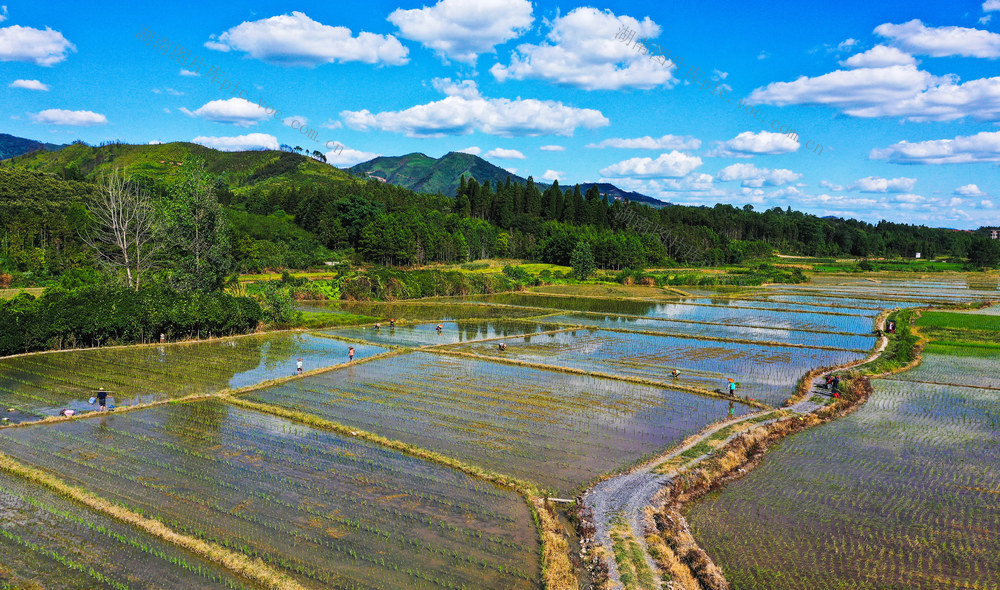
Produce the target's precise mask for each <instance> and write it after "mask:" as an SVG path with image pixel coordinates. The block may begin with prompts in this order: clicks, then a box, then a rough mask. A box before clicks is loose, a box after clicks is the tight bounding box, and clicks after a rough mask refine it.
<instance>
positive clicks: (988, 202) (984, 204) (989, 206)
mask: <svg viewBox="0 0 1000 590" xmlns="http://www.w3.org/2000/svg"><path fill="white" fill-rule="evenodd" d="M979 206H980V207H982V208H983V209H992V208H993V201H991V200H989V199H983V200H982V201H979Z"/></svg>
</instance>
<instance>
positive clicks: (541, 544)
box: [0, 271, 1000, 590]
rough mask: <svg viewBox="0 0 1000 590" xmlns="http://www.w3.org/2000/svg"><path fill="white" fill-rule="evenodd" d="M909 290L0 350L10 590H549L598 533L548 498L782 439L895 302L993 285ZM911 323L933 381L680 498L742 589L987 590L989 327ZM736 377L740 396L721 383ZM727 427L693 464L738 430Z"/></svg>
mask: <svg viewBox="0 0 1000 590" xmlns="http://www.w3.org/2000/svg"><path fill="white" fill-rule="evenodd" d="M470 272H471V271H470ZM910 274H912V273H900V274H899V275H891V274H889V273H879V274H878V275H875V276H877V277H878V278H877V279H876V280H865V279H864V278H862V277H858V276H856V275H851V274H845V275H823V277H822V278H821V279H820V280H818V281H816V282H814V283H809V284H804V285H776V286H770V287H762V288H745V289H736V288H726V289H715V288H707V289H700V288H699V289H692V290H691V292H690V294H689V295H685V294H684V293H680V292H669V291H667V290H664V289H658V288H655V287H645V286H627V287H623V286H620V285H617V286H616V285H608V286H601V285H587V286H585V288H584V287H581V286H577V285H562V286H555V287H552V288H546V289H543V291H545V292H544V293H542V292H520V293H502V294H494V295H483V296H470V297H442V298H435V299H431V300H416V301H403V302H349V301H344V302H322V303H301V304H299V307H300V308H301V309H306V310H309V313H310V314H312V315H313V316H315V322H316V325H323V322H322V318H323V316H330V317H338V316H346V317H348V318H350V319H352V320H358V318H361V319H364V318H367V319H364V323H362V324H359V325H346V326H334V327H331V328H328V329H312V330H309V331H292V332H275V333H264V334H256V335H250V336H245V337H235V338H222V339H218V340H212V341H205V342H195V343H177V344H168V345H165V346H157V345H142V346H131V347H113V348H99V349H91V350H76V351H72V350H71V351H64V352H57V353H39V354H29V355H20V356H15V357H6V358H0V404H2V409H3V410H4V411H3V418H5V420H4V422H3V423H2V424H0V514H3V516H4V519H3V521H2V522H0V588H33V587H46V588H48V587H52V588H63V587H65V588H112V589H124V588H182V587H183V588H247V589H256V588H264V587H290V588H291V587H294V588H317V589H318V588H328V587H337V588H351V589H354V588H385V589H392V588H401V589H414V590H416V589H423V588H428V589H429V588H447V589H455V590H458V589H471V588H477V589H478V588H483V589H491V590H492V589H502V590H510V589H518V588H525V589H530V588H546V587H549V588H553V589H556V588H559V589H560V590H561V589H562V587H560V586H553V585H549V586H546V584H551V581H550V582H546V580H547V579H548V578H546V576H547V575H551V573H552V572H553V571H556V570H557V569H558V567H559V566H558V563H559V562H558V561H555V562H554V561H552V560H553V559H556V557H554V556H557V554H559V553H560V552H561V553H562V554H563V557H562V559H564V560H565V562H566V563H567V564H570V565H568V566H566V567H568V568H569V569H570V574H569V575H571V576H575V575H580V573H581V570H580V569H578V568H577V569H574V566H573V565H572V564H574V563H576V564H579V563H582V559H583V556H582V555H581V554H580V553H579V545H578V544H577V543H578V540H577V539H576V535H577V534H578V533H579V532H581V531H582V533H583V534H588V533H587V532H586V531H585V530H583V529H581V531H574V530H573V528H572V525H571V524H569V523H571V522H573V521H571V520H565V521H562V520H559V519H560V518H562V517H561V516H560V517H558V518H556V520H554V521H547V520H546V517H545V516H544V515H545V514H547V512H545V511H546V510H549V509H546V508H542V509H540V508H539V506H542V505H543V503H542V502H543V500H542V499H543V498H545V497H549V496H555V497H558V498H573V497H574V496H575V495H576V494H578V493H581V492H583V491H584V490H588V489H590V488H591V486H593V485H594V484H595V483H596V482H598V481H602V480H603V479H604V478H605V477H606V476H609V475H612V474H615V473H618V472H620V471H622V470H623V469H626V468H629V467H630V466H635V465H640V466H641V465H642V463H643V461H644V460H645V459H648V458H650V457H654V456H659V455H661V454H663V453H665V452H667V451H669V450H670V449H673V448H675V447H676V446H677V445H678V444H680V443H681V442H682V441H684V440H685V439H688V438H689V437H691V436H692V435H694V434H696V433H698V432H699V431H702V430H704V429H706V428H708V427H710V425H716V424H719V423H720V421H722V420H724V419H727V417H732V418H737V419H739V418H747V420H746V422H745V424H747V425H757V424H766V423H768V422H769V421H770V420H773V419H774V416H775V415H782V414H784V413H785V412H786V411H781V412H776V411H773V410H772V409H771V407H777V406H780V405H781V404H782V403H784V401H785V400H786V399H788V398H789V397H790V396H792V394H793V393H794V392H795V389H796V383H797V382H798V380H799V379H800V377H801V376H802V375H803V374H804V373H806V372H807V371H810V370H812V369H815V368H817V367H820V366H830V365H840V364H843V363H847V362H850V361H857V360H859V359H862V358H864V357H865V356H867V355H868V354H869V353H870V351H871V349H872V348H873V346H874V345H875V343H876V338H875V336H874V334H873V328H874V327H875V320H876V316H877V315H878V314H879V313H881V312H882V311H884V310H888V309H893V308H912V307H923V306H925V305H928V304H933V303H967V302H977V301H983V300H988V299H990V298H991V297H992V295H993V292H992V291H990V289H989V285H986V284H980V283H977V282H976V280H975V277H971V276H966V275H954V276H952V275H950V274H943V275H939V274H935V275H933V277H937V278H928V277H927V276H916V275H914V276H909V275H910ZM905 313H914V314H915V313H916V312H909V311H908V312H905ZM921 313H922V315H921V316H920V319H919V321H918V322H917V324H916V325H917V330H919V331H920V332H921V334H922V335H924V336H926V337H928V338H931V339H932V342H931V343H930V344H928V345H927V346H926V348H925V349H924V358H923V362H922V363H921V364H920V365H919V366H918V367H917V368H915V369H911V370H909V371H907V372H903V373H896V374H894V375H891V376H888V377H886V378H883V379H879V380H876V382H875V393H874V395H873V396H872V398H871V399H870V400H869V401H868V402H867V403H866V404H865V405H863V406H861V408H860V409H858V410H857V411H856V412H854V413H853V414H850V415H849V416H847V417H844V418H841V419H839V420H835V421H833V422H830V423H828V424H825V425H821V426H817V427H815V428H812V429H809V430H807V431H805V432H803V433H801V434H798V435H794V436H792V437H791V438H790V439H788V440H786V441H783V442H781V443H779V444H778V445H777V447H776V448H775V449H773V450H772V451H771V452H769V454H767V455H766V456H765V458H764V461H763V463H762V465H761V466H760V467H759V468H757V469H755V470H753V471H751V472H750V473H749V474H747V475H746V477H744V478H742V479H740V480H738V481H735V482H732V483H730V484H728V485H727V486H725V487H723V488H721V489H720V490H718V491H715V492H712V493H711V494H709V495H708V496H706V497H705V498H703V499H702V500H701V501H699V502H697V503H695V504H693V505H691V506H689V507H688V508H687V509H686V514H687V516H688V518H689V521H690V525H691V530H692V531H693V533H694V534H695V537H696V539H697V540H698V541H699V542H700V543H701V544H702V546H703V547H704V549H705V550H706V551H707V552H708V555H709V556H710V557H711V558H712V559H714V560H715V561H716V562H717V563H718V564H719V565H720V566H721V567H722V571H723V572H724V573H725V575H726V576H727V577H728V579H729V582H730V583H731V584H732V587H733V588H734V589H748V588H754V589H755V588H767V589H776V590H782V589H785V588H788V589H796V590H797V589H800V588H801V589H803V590H805V589H811V588H824V589H825V588H836V589H840V588H871V589H872V590H876V589H883V588H917V589H924V588H926V589H931V588H972V589H979V588H982V589H985V588H991V587H994V586H995V585H996V584H997V583H998V582H1000V580H998V578H997V576H996V572H997V571H1000V570H998V568H1000V562H998V561H997V558H996V556H997V555H1000V545H998V544H997V541H996V535H995V534H992V532H995V531H996V530H997V528H998V526H1000V524H998V523H1000V513H998V511H997V508H996V506H997V503H996V493H997V490H1000V487H998V486H1000V480H998V479H997V477H996V473H995V472H996V469H995V465H996V464H997V461H998V459H1000V456H998V455H997V452H998V448H997V446H996V444H995V441H996V437H997V434H998V428H1000V423H998V420H1000V410H998V406H997V401H996V400H997V399H998V396H1000V383H998V382H997V381H996V375H997V374H998V371H997V369H998V366H997V363H996V362H995V360H994V359H995V358H996V351H997V350H998V348H1000V346H997V345H996V343H995V342H992V341H991V340H990V338H988V337H987V336H986V335H989V334H993V333H994V332H995V331H996V329H997V328H998V327H1000V324H997V322H996V318H997V316H995V315H989V314H965V313H954V312H947V313H944V312H937V311H922V312H921ZM390 318H393V319H395V321H396V323H395V326H391V325H389V322H388V320H389V319H390ZM376 322H377V323H379V324H380V325H379V326H378V327H376V326H375V323H376ZM439 326H440V329H438V327H439ZM894 342H897V341H894ZM499 344H505V345H506V348H505V349H503V350H501V349H500V348H498V345H499ZM349 347H354V349H355V352H356V356H355V360H354V361H352V362H348V359H347V350H348V348H349ZM893 350H895V344H894V345H893V347H890V349H889V351H890V352H891V351H893ZM299 359H301V360H302V362H303V365H304V366H303V368H304V369H305V371H306V374H305V375H301V376H299V375H298V374H297V372H296V368H295V367H296V362H297V360H299ZM675 368H676V369H678V370H679V371H680V374H679V375H678V376H677V377H674V376H673V375H672V373H671V372H672V370H673V369H675ZM729 377H733V378H734V379H736V380H737V381H739V383H740V385H739V387H738V389H737V394H738V395H739V396H740V399H737V400H732V401H730V400H728V399H727V398H726V396H725V395H722V394H719V393H716V392H714V390H717V389H718V390H721V389H724V388H725V387H726V382H727V379H728V378H729ZM97 387H105V388H106V389H109V390H111V391H112V392H113V396H114V402H115V404H116V405H117V409H116V410H115V411H114V412H112V413H109V414H100V415H99V414H97V413H95V412H93V410H94V407H93V406H91V405H90V404H89V403H88V398H89V397H90V396H91V395H92V394H93V391H94V389H96V388H97ZM743 396H745V397H746V398H748V399H747V400H746V402H745V403H743V401H742V398H743ZM750 398H752V400H753V401H750ZM806 399H807V403H812V404H814V405H818V406H820V407H822V406H823V404H825V403H826V401H827V400H826V399H824V398H823V396H817V395H813V396H811V397H808V398H806ZM66 408H69V409H74V410H76V411H77V412H78V416H77V417H76V418H72V419H65V418H59V417H57V416H56V415H57V414H58V412H59V410H60V409H66ZM759 408H764V409H763V410H762V411H761V412H760V413H759V414H755V415H753V416H751V415H750V413H751V412H755V411H758V409H759ZM126 409H127V410H128V411H125V412H123V411H121V410H126ZM712 427H713V428H717V429H718V431H717V432H716V433H715V434H714V435H712V438H709V439H705V440H702V441H701V442H700V443H698V444H692V446H691V447H690V448H688V449H686V450H685V451H684V452H680V453H679V454H678V457H679V460H684V461H692V460H697V459H699V458H700V457H702V456H706V455H708V454H710V453H712V452H713V449H715V448H716V447H715V446H714V445H715V444H716V443H718V444H721V443H722V442H724V439H725V438H726V437H728V436H734V435H735V433H737V432H739V427H738V426H736V425H725V424H719V425H717V426H712ZM706 436H707V435H706ZM540 510H541V511H540ZM553 510H554V509H553ZM551 514H559V513H558V511H553V512H551ZM144 519H146V520H144ZM547 522H548V523H549V524H546V523H547ZM552 522H554V523H555V524H554V525H552ZM561 523H564V524H565V526H564V524H561ZM553 526H554V528H553ZM608 526H609V527H611V535H612V536H611V538H612V540H613V546H612V547H611V549H612V551H611V553H610V554H609V558H610V559H611V560H612V563H613V564H615V567H616V568H620V569H621V572H622V578H621V580H622V581H623V583H624V582H628V584H632V585H638V586H636V587H643V586H647V587H653V586H654V585H655V584H656V580H657V578H658V577H660V575H661V574H662V573H663V572H662V571H659V570H658V569H657V568H658V567H660V566H659V565H657V564H656V563H654V562H651V561H647V560H646V559H645V557H644V555H645V554H644V552H645V551H646V545H645V543H646V541H645V540H644V539H639V538H638V537H636V536H634V535H632V533H631V532H630V530H629V528H628V524H627V519H623V518H621V517H615V518H614V519H612V521H610V522H609V523H608ZM564 537H565V541H564V544H562V545H560V544H559V543H557V542H555V541H553V539H557V538H564ZM554 543H555V544H554ZM199 544H200V545H199ZM560 547H562V548H560ZM554 552H555V553H554ZM570 554H572V555H570ZM241 560H246V561H245V562H244V561H241ZM241 564H250V565H241ZM275 579H277V580H281V581H278V582H273V581H268V580H275ZM32 584H34V586H32Z"/></svg>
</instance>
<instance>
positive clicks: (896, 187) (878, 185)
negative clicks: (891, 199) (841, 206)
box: [849, 176, 917, 193]
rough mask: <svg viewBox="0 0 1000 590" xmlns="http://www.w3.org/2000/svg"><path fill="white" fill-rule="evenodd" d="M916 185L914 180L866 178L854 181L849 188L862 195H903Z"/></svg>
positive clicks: (903, 178) (879, 177)
mask: <svg viewBox="0 0 1000 590" xmlns="http://www.w3.org/2000/svg"><path fill="white" fill-rule="evenodd" d="M916 184H917V179H916V178H905V177H900V178H882V177H881V176H867V177H865V178H859V179H857V180H855V181H854V183H853V184H852V185H851V186H850V187H849V188H850V190H857V191H861V192H863V193H905V192H909V191H911V190H913V187H914V185H916Z"/></svg>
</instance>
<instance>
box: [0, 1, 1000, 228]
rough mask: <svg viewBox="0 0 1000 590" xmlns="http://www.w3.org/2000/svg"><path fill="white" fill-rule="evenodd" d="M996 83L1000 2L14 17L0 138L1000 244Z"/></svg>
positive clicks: (302, 9) (83, 10)
mask: <svg viewBox="0 0 1000 590" xmlns="http://www.w3.org/2000/svg"><path fill="white" fill-rule="evenodd" d="M0 1H2V0H0ZM630 33H631V34H630ZM616 36H619V37H620V36H623V37H626V38H627V40H622V39H620V38H618V39H616ZM144 39H145V41H144ZM640 39H642V40H643V42H642V43H641V44H637V41H639V40H640ZM178 46H179V47H180V48H179V49H178ZM184 52H187V53H184ZM661 52H662V53H664V54H666V55H663V56H656V55H653V54H656V53H661ZM998 65H1000V0H986V1H985V2H983V1H982V0H977V1H973V2H965V1H956V2H947V3H945V2H912V1H909V2H870V1H867V2H859V1H853V0H851V1H847V2H843V3H840V4H838V5H832V4H829V3H777V2H744V3H738V4H735V3H731V2H715V1H704V2H696V3H694V2H692V3H685V4H679V3H669V4H667V3H663V4H660V3H649V2H608V3H604V4H575V3H573V4H565V3H558V2H529V1H528V0H478V1H476V2H470V1H466V0H441V1H439V2H437V3H426V4H425V3H423V2H403V1H402V0H397V1H396V2H381V1H370V2H364V3H344V2H336V3H289V2H270V3H267V4H266V5H263V4H261V5H258V4H251V3H239V2H230V3H224V4H209V3H194V2H175V3H171V4H168V5H138V6H136V5H132V4H126V3H111V2H105V3H94V4H92V5H91V6H89V7H87V6H86V5H85V4H81V3H69V2H54V3H52V2H50V3H39V2H10V1H8V3H7V4H6V5H5V6H0V72H2V79H0V105H2V107H0V109H2V110H0V118H2V120H3V122H4V124H3V125H2V126H0V132H6V133H10V134H12V135H18V136H22V137H29V138H33V139H39V140H42V141H49V142H55V143H68V142H69V141H72V140H74V139H83V140H84V141H87V142H89V143H97V142H101V141H106V140H116V139H117V140H123V141H126V142H129V143H149V142H155V141H163V142H168V141H196V142H198V143H202V144H204V145H209V146H211V147H217V148H219V149H241V148H248V147H277V145H278V144H290V145H293V146H296V145H298V146H301V147H303V148H305V149H307V150H309V151H313V150H318V151H320V152H323V153H325V154H326V155H327V157H328V159H329V160H330V161H331V162H333V163H335V164H336V165H338V166H350V165H353V164H355V163H357V162H361V161H364V160H367V159H370V158H372V157H374V156H375V155H402V154H406V153H410V152H415V151H419V152H423V153H425V154H428V155H430V156H434V157H438V156H441V155H443V154H445V153H447V152H449V151H458V150H465V151H469V152H472V153H476V154H478V155H480V156H482V157H484V158H486V159H487V160H489V161H491V162H492V163H494V164H497V165H499V166H502V167H504V168H507V169H510V170H512V171H514V172H516V173H517V174H519V175H522V176H528V175H533V176H534V177H535V178H536V179H546V180H552V179H559V180H560V182H562V183H574V182H586V181H598V180H601V181H606V182H612V183H614V184H616V185H618V186H620V187H622V188H626V189H631V190H637V191H640V192H643V193H646V194H649V195H651V196H654V197H657V198H660V199H663V200H668V201H671V202H674V203H684V204H705V205H713V204H715V203H720V202H722V203H732V204H735V205H739V206H742V205H744V204H748V203H749V204H751V205H753V206H754V207H755V208H756V209H758V210H760V209H766V208H770V207H775V206H778V207H782V208H784V207H786V206H791V207H792V208H794V209H799V210H804V211H808V212H811V213H816V214H819V215H838V216H847V217H855V218H860V219H865V220H868V221H873V222H874V221H878V220H880V219H889V220H891V221H905V222H912V223H921V224H927V225H932V226H943V227H956V228H975V227H979V226H980V225H991V224H1000V168H998V162H1000V71H998ZM819 146H821V147H819Z"/></svg>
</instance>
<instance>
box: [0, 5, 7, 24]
mask: <svg viewBox="0 0 1000 590" xmlns="http://www.w3.org/2000/svg"><path fill="white" fill-rule="evenodd" d="M5 20H7V5H6V4H5V5H4V6H0V23H2V22H3V21H5Z"/></svg>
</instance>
